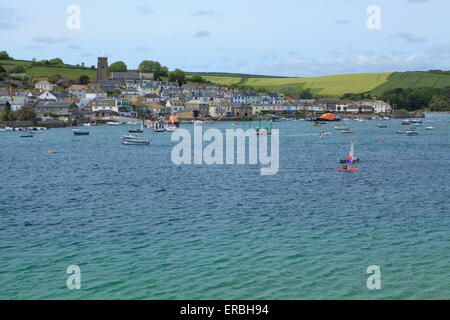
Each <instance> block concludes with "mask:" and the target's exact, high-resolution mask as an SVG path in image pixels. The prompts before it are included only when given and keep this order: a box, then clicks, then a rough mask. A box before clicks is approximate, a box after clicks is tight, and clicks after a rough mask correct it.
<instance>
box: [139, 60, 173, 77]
mask: <svg viewBox="0 0 450 320" xmlns="http://www.w3.org/2000/svg"><path fill="white" fill-rule="evenodd" d="M139 71H140V72H153V73H154V74H155V79H160V78H161V77H167V76H168V75H169V69H168V68H167V67H163V66H161V64H160V63H159V62H158V61H152V60H144V61H142V62H141V63H140V64H139Z"/></svg>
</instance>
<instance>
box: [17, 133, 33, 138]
mask: <svg viewBox="0 0 450 320" xmlns="http://www.w3.org/2000/svg"><path fill="white" fill-rule="evenodd" d="M20 137H21V138H33V137H34V136H33V135H32V134H23V135H21V136H20Z"/></svg>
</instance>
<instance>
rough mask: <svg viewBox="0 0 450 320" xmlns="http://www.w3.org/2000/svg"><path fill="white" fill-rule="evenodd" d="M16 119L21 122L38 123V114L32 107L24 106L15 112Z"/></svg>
mask: <svg viewBox="0 0 450 320" xmlns="http://www.w3.org/2000/svg"><path fill="white" fill-rule="evenodd" d="M14 118H15V119H17V120H20V121H33V123H36V122H37V114H36V112H35V111H34V109H33V108H32V107H30V106H23V107H22V108H20V109H19V110H17V111H15V112H14Z"/></svg>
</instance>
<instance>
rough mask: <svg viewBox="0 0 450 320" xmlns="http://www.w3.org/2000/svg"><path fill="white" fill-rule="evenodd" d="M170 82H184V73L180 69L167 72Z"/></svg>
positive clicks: (180, 83)
mask: <svg viewBox="0 0 450 320" xmlns="http://www.w3.org/2000/svg"><path fill="white" fill-rule="evenodd" d="M169 81H170V82H178V84H179V85H180V86H181V85H182V84H185V83H186V73H185V72H184V71H182V70H180V69H175V70H174V71H173V72H171V73H169Z"/></svg>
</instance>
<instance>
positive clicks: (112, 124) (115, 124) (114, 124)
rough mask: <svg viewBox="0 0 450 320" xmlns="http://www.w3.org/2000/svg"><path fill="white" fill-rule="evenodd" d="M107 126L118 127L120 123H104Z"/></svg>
mask: <svg viewBox="0 0 450 320" xmlns="http://www.w3.org/2000/svg"><path fill="white" fill-rule="evenodd" d="M106 124H107V125H108V126H120V125H121V123H120V122H116V121H109V122H107V123H106Z"/></svg>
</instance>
